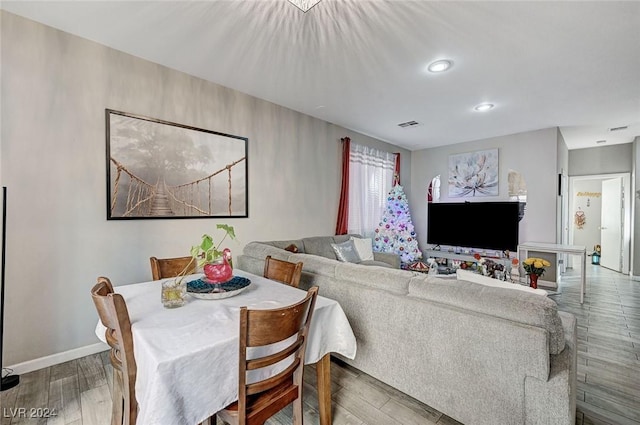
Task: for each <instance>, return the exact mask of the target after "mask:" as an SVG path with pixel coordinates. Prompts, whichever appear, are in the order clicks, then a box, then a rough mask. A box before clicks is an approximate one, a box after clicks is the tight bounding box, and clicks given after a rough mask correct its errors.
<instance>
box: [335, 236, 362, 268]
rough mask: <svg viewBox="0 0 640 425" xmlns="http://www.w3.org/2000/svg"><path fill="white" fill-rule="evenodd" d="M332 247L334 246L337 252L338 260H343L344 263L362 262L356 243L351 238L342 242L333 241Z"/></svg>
mask: <svg viewBox="0 0 640 425" xmlns="http://www.w3.org/2000/svg"><path fill="white" fill-rule="evenodd" d="M331 248H333V252H334V253H335V254H336V258H337V259H338V261H342V262H343V263H359V262H360V256H359V255H358V252H357V251H356V245H355V244H354V243H353V241H351V240H349V241H345V242H342V243H332V244H331Z"/></svg>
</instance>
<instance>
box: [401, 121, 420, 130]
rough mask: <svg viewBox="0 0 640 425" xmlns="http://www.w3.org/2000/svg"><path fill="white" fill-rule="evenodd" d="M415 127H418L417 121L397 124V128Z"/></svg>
mask: <svg viewBox="0 0 640 425" xmlns="http://www.w3.org/2000/svg"><path fill="white" fill-rule="evenodd" d="M417 125H420V123H419V122H418V121H407V122H401V123H400V124H398V127H402V128H408V127H415V126H417Z"/></svg>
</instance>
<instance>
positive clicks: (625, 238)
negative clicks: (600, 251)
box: [567, 173, 632, 275]
mask: <svg viewBox="0 0 640 425" xmlns="http://www.w3.org/2000/svg"><path fill="white" fill-rule="evenodd" d="M616 177H622V184H623V185H624V189H623V197H624V215H623V219H622V247H623V249H622V273H623V274H625V275H630V274H631V242H632V241H631V238H632V233H631V228H632V222H631V217H632V216H631V173H611V174H593V175H587V176H571V177H569V193H568V197H569V211H573V210H574V202H573V186H574V182H575V181H578V180H608V179H612V178H616ZM573 236H574V230H573V226H572V225H571V224H570V225H569V244H573ZM586 248H587V253H589V252H590V251H591V249H592V248H593V247H590V246H587V247H586ZM567 262H568V266H569V267H571V266H572V257H569V258H568V259H567Z"/></svg>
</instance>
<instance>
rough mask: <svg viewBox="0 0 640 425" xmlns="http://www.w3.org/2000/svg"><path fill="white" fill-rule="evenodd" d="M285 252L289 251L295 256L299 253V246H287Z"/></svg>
mask: <svg viewBox="0 0 640 425" xmlns="http://www.w3.org/2000/svg"><path fill="white" fill-rule="evenodd" d="M284 250H285V251H289V252H293V253H294V254H295V253H297V252H298V246H297V245H296V244H293V243H292V244H291V245H289V246H287V247H286V248H285V249H284Z"/></svg>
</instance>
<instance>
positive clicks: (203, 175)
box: [106, 109, 248, 220]
mask: <svg viewBox="0 0 640 425" xmlns="http://www.w3.org/2000/svg"><path fill="white" fill-rule="evenodd" d="M106 134H107V219H108V220H128V219H158V218H165V219H166V218H214V217H221V218H233V217H247V216H248V213H247V212H248V205H247V204H248V191H247V180H248V179H247V143H248V139H247V138H246V137H240V136H233V135H230V134H224V133H219V132H216V131H211V130H205V129H201V128H195V127H191V126H188V125H183V124H176V123H172V122H168V121H163V120H159V119H154V118H149V117H144V116H141V115H134V114H129V113H125V112H119V111H114V110H111V109H107V110H106Z"/></svg>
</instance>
